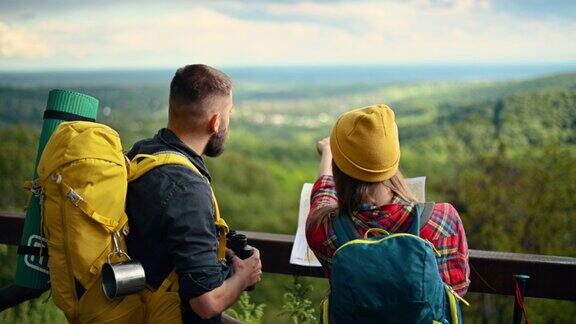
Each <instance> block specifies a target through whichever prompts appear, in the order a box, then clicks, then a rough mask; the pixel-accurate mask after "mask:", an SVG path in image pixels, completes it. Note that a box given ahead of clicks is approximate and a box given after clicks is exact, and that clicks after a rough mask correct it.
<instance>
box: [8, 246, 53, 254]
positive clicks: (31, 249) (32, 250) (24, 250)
mask: <svg viewBox="0 0 576 324" xmlns="http://www.w3.org/2000/svg"><path fill="white" fill-rule="evenodd" d="M16 253H18V254H20V255H24V254H25V255H38V256H48V248H46V247H44V248H40V247H39V246H28V245H18V251H17V252H16Z"/></svg>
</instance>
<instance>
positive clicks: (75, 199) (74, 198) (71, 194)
mask: <svg viewBox="0 0 576 324" xmlns="http://www.w3.org/2000/svg"><path fill="white" fill-rule="evenodd" d="M66 197H67V198H68V199H69V200H70V202H71V203H72V204H73V205H74V206H76V207H78V204H79V203H80V201H82V197H81V196H80V195H79V194H77V193H76V191H74V190H72V189H70V191H68V193H67V194H66Z"/></svg>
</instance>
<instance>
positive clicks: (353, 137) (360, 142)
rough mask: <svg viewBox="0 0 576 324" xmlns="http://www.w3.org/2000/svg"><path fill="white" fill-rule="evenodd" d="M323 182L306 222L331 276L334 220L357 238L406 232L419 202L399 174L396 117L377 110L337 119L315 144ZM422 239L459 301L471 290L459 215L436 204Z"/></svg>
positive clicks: (386, 109) (383, 107)
mask: <svg viewBox="0 0 576 324" xmlns="http://www.w3.org/2000/svg"><path fill="white" fill-rule="evenodd" d="M316 147H317V150H318V152H319V153H320V155H321V161H320V177H319V178H318V180H316V183H315V184H314V187H313V189H312V195H311V208H310V213H309V216H308V220H307V223H306V237H307V240H308V244H309V245H310V248H311V249H312V251H313V252H314V254H315V255H316V256H317V257H318V259H319V260H320V263H321V264H322V266H323V268H324V270H325V271H326V273H327V274H330V269H331V258H332V255H333V254H334V252H335V251H336V249H337V247H336V246H335V240H334V235H335V234H334V230H333V227H332V225H333V223H332V218H333V217H335V215H339V214H341V213H342V214H343V215H346V216H347V217H350V218H351V219H352V221H353V222H351V223H352V224H353V227H354V230H355V231H356V233H357V234H358V236H359V237H362V236H363V235H364V233H365V232H366V231H367V230H368V229H370V228H382V229H384V230H386V231H388V232H390V233H395V232H406V231H408V229H409V228H410V226H411V224H412V217H413V216H414V213H415V208H414V206H415V203H416V200H415V199H414V197H413V196H412V194H411V193H410V191H409V190H408V188H407V186H406V183H405V181H404V178H403V177H402V174H401V173H400V171H399V170H398V164H399V162H400V143H399V140H398V128H397V126H396V122H395V120H394V112H393V111H392V109H390V108H389V107H388V106H386V105H376V106H370V107H366V108H361V109H357V110H353V111H350V112H347V113H345V114H343V115H341V116H340V117H339V119H338V120H337V121H336V124H335V125H334V127H333V129H332V133H331V135H330V137H329V138H325V139H323V140H321V141H319V142H318V143H317V146H316ZM420 237H422V238H423V239H426V240H428V241H430V242H431V243H432V244H433V245H434V246H435V247H436V249H437V250H438V251H439V253H440V256H438V257H437V263H438V270H439V272H440V275H441V278H442V280H443V281H444V282H445V283H446V284H448V285H449V286H451V287H452V288H453V289H454V290H455V291H456V292H457V293H458V294H459V295H460V296H463V295H464V294H465V293H466V291H467V289H468V284H469V280H468V276H469V267H468V246H467V243H466V235H465V233H464V227H463V225H462V221H461V220H460V217H459V215H458V212H457V211H456V209H454V207H453V206H452V205H450V204H448V203H436V204H434V208H433V212H432V214H431V216H430V218H429V220H428V222H427V223H426V224H424V225H423V226H422V227H421V229H420Z"/></svg>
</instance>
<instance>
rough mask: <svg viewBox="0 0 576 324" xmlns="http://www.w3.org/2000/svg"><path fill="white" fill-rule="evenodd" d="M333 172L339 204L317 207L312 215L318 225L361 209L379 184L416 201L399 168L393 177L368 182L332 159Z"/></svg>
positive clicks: (406, 198)
mask: <svg viewBox="0 0 576 324" xmlns="http://www.w3.org/2000/svg"><path fill="white" fill-rule="evenodd" d="M332 172H333V174H334V183H335V185H336V196H337V197H338V205H337V206H326V207H322V208H319V209H317V210H316V211H315V212H314V213H313V214H312V215H310V217H312V221H313V223H315V224H316V225H317V226H320V225H322V224H323V225H327V224H328V222H329V221H330V217H334V216H336V215H339V214H341V213H342V214H346V215H349V214H351V213H352V212H354V211H356V210H358V209H359V207H360V204H361V203H362V202H364V201H363V199H366V197H367V196H368V195H367V194H368V192H369V190H370V189H371V188H372V187H374V186H377V185H380V184H383V185H384V186H385V187H387V188H389V189H390V190H392V192H394V194H396V195H400V196H401V197H403V198H404V199H405V200H408V201H411V202H416V198H415V197H414V196H413V195H412V193H411V192H410V189H409V188H408V186H407V185H406V181H405V180H404V176H403V175H402V173H401V172H400V170H398V172H396V174H395V175H393V176H392V178H390V179H387V180H384V181H382V182H366V181H362V180H358V179H355V178H352V177H350V176H349V175H347V174H345V173H344V172H342V171H341V170H340V169H339V168H338V166H337V165H336V163H334V161H332Z"/></svg>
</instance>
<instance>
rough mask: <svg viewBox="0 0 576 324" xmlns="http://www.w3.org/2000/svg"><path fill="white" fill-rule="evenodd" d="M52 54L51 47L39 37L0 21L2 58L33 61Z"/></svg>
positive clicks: (0, 50) (0, 52)
mask: <svg viewBox="0 0 576 324" xmlns="http://www.w3.org/2000/svg"><path fill="white" fill-rule="evenodd" d="M50 53H51V50H50V47H49V46H48V45H47V44H46V43H45V42H43V41H42V40H41V39H40V37H38V35H36V34H34V33H32V32H30V31H28V30H26V29H25V28H17V27H16V28H15V27H11V26H8V25H7V24H5V23H3V22H1V21H0V57H4V58H14V57H21V58H27V59H32V58H42V57H47V56H49V55H50Z"/></svg>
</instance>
